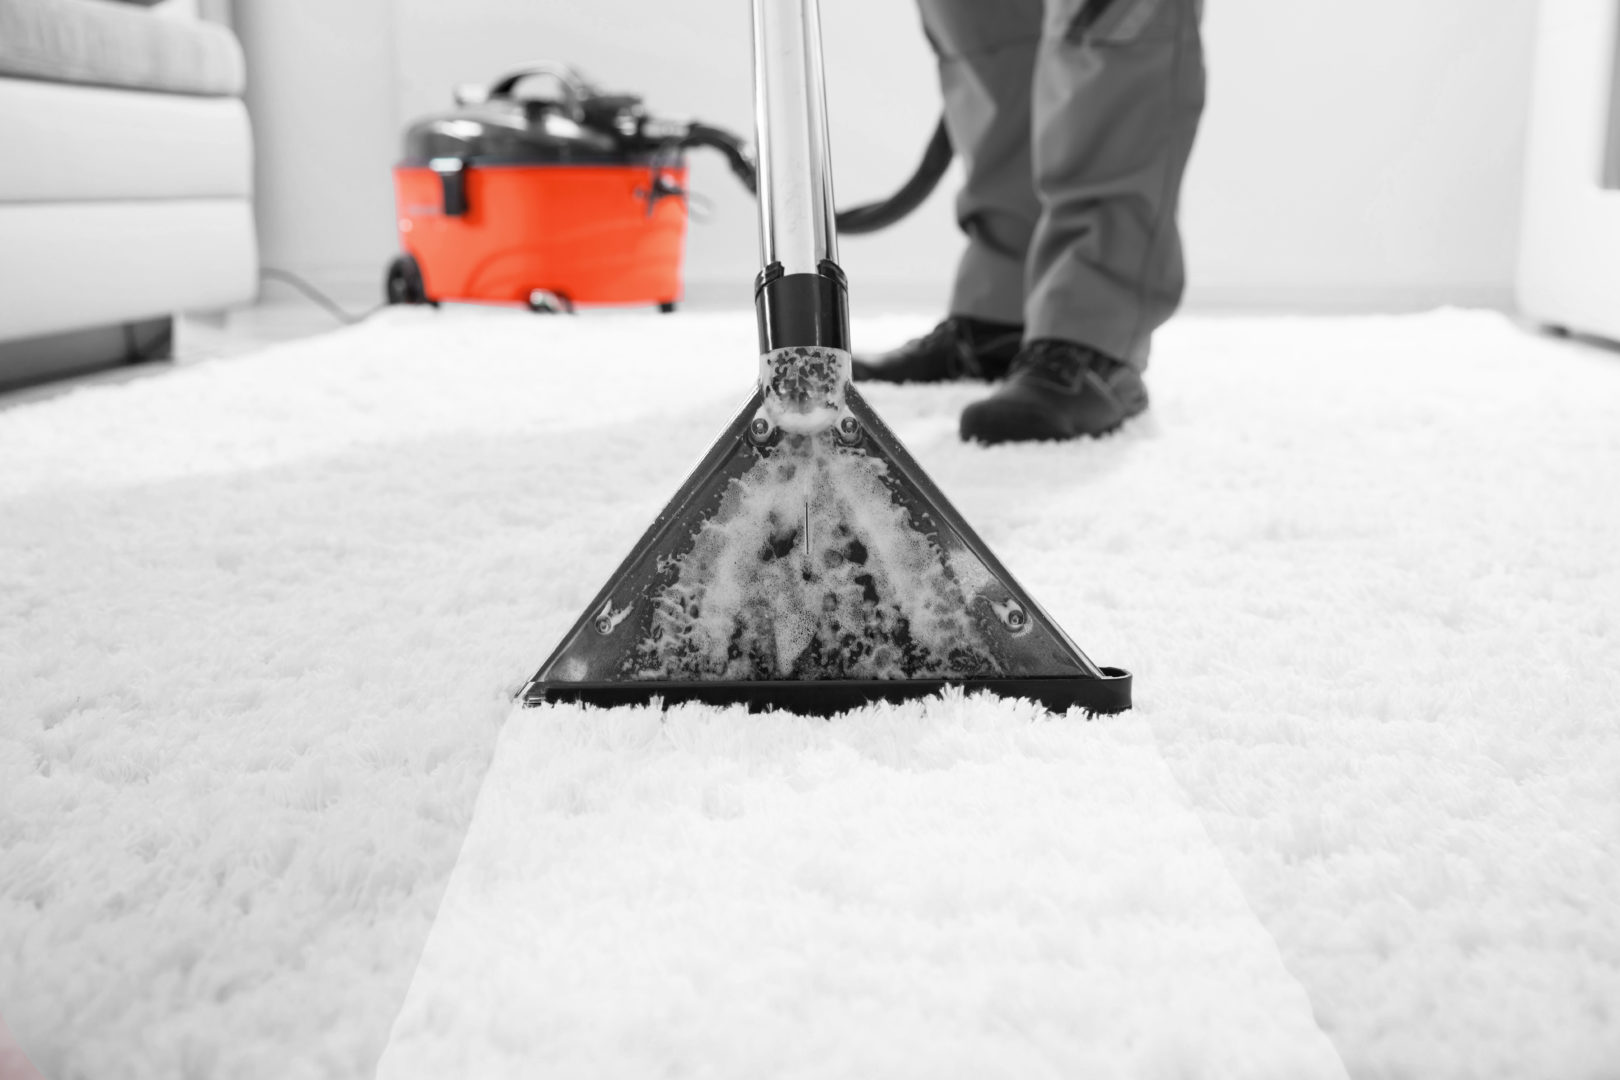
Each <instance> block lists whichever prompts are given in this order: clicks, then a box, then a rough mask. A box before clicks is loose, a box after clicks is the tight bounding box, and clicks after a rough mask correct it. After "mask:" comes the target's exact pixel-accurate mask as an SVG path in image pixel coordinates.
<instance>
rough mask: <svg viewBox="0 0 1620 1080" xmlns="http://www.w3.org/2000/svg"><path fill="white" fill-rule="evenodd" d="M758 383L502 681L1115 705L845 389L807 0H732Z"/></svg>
mask: <svg viewBox="0 0 1620 1080" xmlns="http://www.w3.org/2000/svg"><path fill="white" fill-rule="evenodd" d="M753 22H754V25H753V29H754V94H755V97H754V101H755V107H754V120H755V125H756V145H757V146H758V148H759V151H758V153H759V159H758V188H759V215H760V217H759V220H760V261H761V263H762V264H763V269H762V270H761V272H760V274H759V277H758V279H757V281H756V283H755V290H754V297H755V308H756V311H757V315H758V320H759V350H760V356H759V369H758V370H759V378H758V385H757V386H756V388H755V389H754V392H753V394H752V395H751V396H750V398H749V400H748V402H747V403H746V404H745V405H744V406H743V408H742V410H741V411H740V412H739V413H738V414H737V416H736V418H735V419H734V420H733V421H732V422H731V424H730V425H729V426H728V427H727V429H726V430H725V432H724V433H723V434H722V435H721V436H720V438H719V440H718V441H716V442H715V444H714V445H713V446H712V447H710V449H709V451H708V453H707V454H706V455H705V456H704V458H703V460H702V461H701V462H700V463H699V464H698V466H697V468H696V469H695V470H694V471H693V472H692V475H691V476H690V477H689V478H688V479H687V481H686V483H685V484H683V485H682V487H681V489H680V490H679V491H678V492H677V493H676V494H675V497H674V498H673V499H672V500H670V503H669V505H668V506H666V507H665V508H664V511H663V512H662V513H661V514H659V515H658V517H657V518H656V519H655V520H654V521H653V523H652V525H651V526H650V527H649V528H648V530H647V532H646V534H645V535H643V536H642V538H641V540H640V542H639V543H637V544H636V546H635V547H634V549H632V551H631V552H630V554H629V556H627V557H626V558H625V560H624V562H623V563H621V564H620V566H619V568H618V570H617V571H615V573H614V574H613V576H612V577H611V578H610V579H609V580H608V583H607V585H606V586H604V587H603V588H602V590H601V591H600V592H598V593H597V595H596V598H595V599H594V600H592V601H591V603H590V605H588V606H587V608H586V609H585V611H584V613H583V614H581V616H580V617H579V619H578V620H576V622H575V623H574V625H573V627H572V629H570V630H569V632H568V633H567V634H566V635H564V637H563V640H562V643H561V644H560V645H558V647H557V649H556V650H555V651H554V652H553V653H552V654H551V656H550V657H549V658H548V659H547V660H546V662H545V663H544V664H542V665H541V667H540V670H539V671H538V672H537V673H536V674H535V676H534V678H533V679H531V680H530V682H529V684H528V686H527V687H526V688H525V690H524V692H523V700H524V702H525V703H527V704H540V703H542V702H551V701H581V702H587V703H593V704H598V705H624V704H645V703H652V702H659V701H662V702H666V703H673V702H677V701H701V702H706V703H709V704H738V703H740V704H743V705H746V706H747V707H748V708H750V709H765V708H781V709H789V710H792V711H795V712H803V713H811V714H818V715H827V714H830V713H835V712H839V711H843V710H846V709H850V708H855V707H858V706H860V705H863V704H866V703H867V702H870V701H875V700H886V701H899V700H903V699H907V698H916V697H925V696H928V695H930V694H933V693H936V692H938V691H939V690H940V689H942V688H944V687H946V686H952V685H954V686H960V687H962V688H964V689H966V690H987V691H990V692H993V693H997V694H1000V695H1003V696H1007V697H1020V698H1031V699H1034V700H1037V701H1040V702H1042V703H1043V704H1045V705H1047V706H1049V707H1051V708H1053V709H1058V710H1062V709H1066V708H1068V707H1070V706H1079V707H1081V708H1084V709H1086V710H1089V711H1092V712H1117V711H1120V710H1122V709H1126V708H1129V707H1130V697H1131V694H1130V687H1131V679H1130V676H1129V675H1128V674H1127V673H1125V672H1124V671H1121V670H1118V669H1115V668H1099V667H1098V666H1097V665H1096V664H1094V663H1092V662H1091V660H1090V659H1088V658H1087V657H1086V656H1085V654H1084V653H1082V652H1081V651H1080V650H1079V649H1078V648H1077V647H1076V646H1075V644H1074V643H1073V642H1072V641H1070V640H1069V638H1068V636H1067V635H1066V634H1064V632H1063V631H1062V630H1061V629H1059V628H1058V626H1057V624H1056V623H1055V622H1053V621H1052V619H1051V617H1050V616H1048V615H1047V614H1046V613H1045V612H1044V611H1042V610H1041V608H1040V606H1039V605H1037V604H1036V603H1035V601H1034V600H1033V599H1032V598H1031V597H1030V596H1029V595H1028V594H1027V593H1026V592H1025V591H1024V590H1023V589H1022V588H1021V587H1020V586H1019V585H1018V583H1017V582H1016V581H1014V580H1013V578H1012V575H1011V574H1009V573H1008V572H1007V569H1006V568H1005V567H1004V566H1002V565H1001V563H1000V561H999V560H997V558H996V557H995V555H994V554H993V553H992V552H991V551H990V549H989V548H988V546H986V545H985V543H984V542H983V541H982V540H981V539H980V538H979V537H978V535H977V534H976V533H974V531H973V530H972V528H970V527H969V526H968V524H967V522H966V521H965V520H963V518H962V516H961V515H960V514H959V513H957V511H956V510H955V508H954V507H952V506H951V504H950V503H949V501H948V500H946V498H945V497H944V495H943V494H941V493H940V491H939V489H938V488H937V487H936V486H935V485H934V483H933V482H932V481H931V480H930V479H929V478H928V476H927V474H926V473H924V472H923V470H922V468H921V467H920V466H919V465H918V464H917V462H916V461H915V460H913V459H912V457H911V455H910V454H908V453H907V452H906V450H905V448H904V447H903V446H902V445H901V444H900V441H899V440H898V439H897V438H895V436H894V434H893V432H891V431H890V430H889V429H888V427H887V426H885V425H884V423H883V422H882V420H881V419H879V418H878V416H877V414H876V413H875V412H873V411H872V409H871V406H869V405H868V404H867V403H866V402H865V401H864V400H863V399H862V397H861V395H860V393H859V392H858V391H857V390H856V389H855V388H854V387H853V386H851V385H850V381H849V379H850V333H849V303H848V287H847V285H846V283H845V279H844V274H843V271H841V270H840V269H839V268H838V261H837V252H838V248H837V237H836V215H835V213H834V210H833V206H834V203H833V190H832V186H833V185H832V171H831V166H830V164H829V156H828V152H827V116H826V112H827V110H826V101H825V95H824V93H823V89H822V62H821V33H820V17H819V13H818V8H817V3H816V0H753Z"/></svg>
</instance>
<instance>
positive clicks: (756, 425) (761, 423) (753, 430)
mask: <svg viewBox="0 0 1620 1080" xmlns="http://www.w3.org/2000/svg"><path fill="white" fill-rule="evenodd" d="M771 431H772V427H771V422H770V421H769V420H767V419H765V418H764V417H763V416H756V417H754V419H753V421H752V422H751V423H750V424H749V425H748V435H749V437H750V438H752V439H753V440H754V441H755V442H764V441H765V440H766V439H769V438H770V437H771Z"/></svg>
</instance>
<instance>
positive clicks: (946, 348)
mask: <svg viewBox="0 0 1620 1080" xmlns="http://www.w3.org/2000/svg"><path fill="white" fill-rule="evenodd" d="M908 347H909V348H912V349H916V350H924V351H933V350H935V349H937V350H939V351H940V352H942V353H944V355H945V356H946V357H948V358H949V359H948V360H947V363H948V364H949V365H950V368H951V374H952V375H954V376H962V375H977V374H979V364H978V361H977V360H976V359H975V358H974V356H973V349H972V348H971V344H970V339H969V337H968V330H967V327H966V326H964V325H963V324H962V322H961V320H959V319H957V318H954V317H952V318H948V319H943V320H941V321H940V323H939V325H937V326H935V327H934V328H933V329H932V330H930V331H928V333H926V334H924V335H923V336H922V337H919V338H914V339H912V340H911V341H910V342H909V343H908Z"/></svg>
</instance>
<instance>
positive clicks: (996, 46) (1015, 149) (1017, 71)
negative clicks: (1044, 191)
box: [918, 0, 1043, 323]
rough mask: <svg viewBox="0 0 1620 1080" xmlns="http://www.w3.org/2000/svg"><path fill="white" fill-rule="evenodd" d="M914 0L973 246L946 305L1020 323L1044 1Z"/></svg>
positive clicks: (1031, 226) (1031, 213) (1035, 204)
mask: <svg viewBox="0 0 1620 1080" xmlns="http://www.w3.org/2000/svg"><path fill="white" fill-rule="evenodd" d="M918 7H919V8H920V9H921V11H922V18H923V26H924V28H925V29H926V30H927V33H928V40H929V43H930V44H932V45H933V47H934V53H935V55H936V56H937V57H938V59H939V85H940V91H941V94H942V96H943V98H944V101H945V127H946V129H947V130H948V131H949V132H950V135H951V146H952V147H954V148H955V150H956V156H957V159H958V160H959V161H961V163H962V170H963V176H964V180H963V184H962V190H961V193H960V194H958V195H957V198H956V220H957V224H958V225H959V226H960V227H961V229H962V231H963V232H964V233H965V234H966V235H967V238H968V246H967V250H966V251H965V252H963V254H962V259H961V261H960V262H959V263H958V264H957V270H956V282H955V285H954V286H953V288H952V291H951V305H950V311H951V314H953V315H965V316H969V317H971V318H976V319H984V320H987V321H991V322H998V323H1022V322H1023V321H1024V276H1025V264H1026V261H1027V257H1028V254H1029V247H1030V239H1031V238H1032V237H1033V236H1034V234H1035V226H1036V223H1037V222H1038V221H1039V219H1040V216H1041V203H1040V199H1039V197H1038V196H1037V195H1036V191H1035V180H1034V175H1035V174H1034V162H1033V159H1032V156H1031V153H1030V132H1031V130H1032V126H1031V117H1032V112H1031V89H1032V82H1031V80H1032V77H1033V74H1034V72H1035V67H1036V63H1037V55H1038V53H1039V50H1040V48H1041V32H1042V14H1043V8H1042V0H998V2H993V3H987V2H986V0H918Z"/></svg>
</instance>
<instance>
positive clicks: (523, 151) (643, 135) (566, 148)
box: [401, 64, 663, 165]
mask: <svg viewBox="0 0 1620 1080" xmlns="http://www.w3.org/2000/svg"><path fill="white" fill-rule="evenodd" d="M456 101H457V105H458V108H457V109H456V110H455V111H453V112H449V113H445V114H443V115H440V116H430V117H428V118H426V119H424V120H419V121H417V122H416V123H414V124H412V125H411V126H410V127H409V128H407V129H406V131H405V146H404V155H403V161H402V162H401V164H403V165H426V164H428V162H430V161H432V160H433V159H435V158H459V159H461V160H463V161H467V162H470V163H472V164H483V165H564V164H576V165H586V164H591V165H601V164H613V165H622V164H644V163H647V162H649V161H651V160H652V158H653V156H654V155H655V154H656V153H657V152H658V149H659V146H660V144H661V142H662V141H663V140H662V138H661V137H660V132H659V130H658V129H659V126H660V125H659V124H658V122H657V121H653V120H651V119H650V118H649V117H648V116H647V113H646V110H645V109H644V108H643V107H642V104H641V99H640V98H639V97H636V96H634V95H631V94H605V93H602V92H600V91H598V90H596V89H595V88H594V87H593V86H591V85H590V84H589V83H587V82H586V81H585V80H584V79H582V78H581V77H580V76H579V75H578V74H577V73H576V72H574V71H573V70H572V69H569V68H566V67H562V66H560V65H552V64H533V65H529V66H526V67H523V68H519V69H517V70H515V71H511V72H508V73H506V74H505V75H502V76H501V77H500V78H499V79H497V80H495V82H493V83H491V84H490V85H489V86H487V87H483V86H472V87H463V88H460V89H459V90H458V91H457V93H456Z"/></svg>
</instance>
